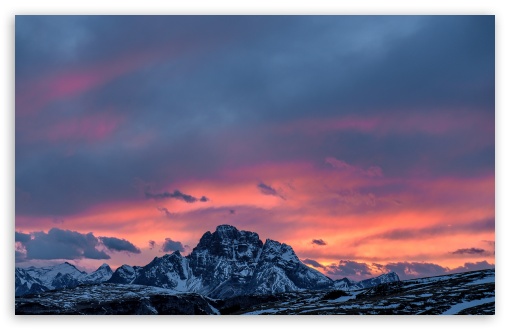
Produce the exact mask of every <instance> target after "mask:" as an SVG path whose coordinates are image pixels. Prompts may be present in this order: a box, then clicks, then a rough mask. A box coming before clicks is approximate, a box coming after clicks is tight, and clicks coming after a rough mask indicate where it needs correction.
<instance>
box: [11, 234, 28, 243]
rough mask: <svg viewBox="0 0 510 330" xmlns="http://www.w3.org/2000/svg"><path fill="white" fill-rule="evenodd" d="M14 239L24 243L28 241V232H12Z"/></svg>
mask: <svg viewBox="0 0 510 330" xmlns="http://www.w3.org/2000/svg"><path fill="white" fill-rule="evenodd" d="M14 241H15V242H21V243H26V242H28V241H30V234H24V233H18V232H15V233H14Z"/></svg>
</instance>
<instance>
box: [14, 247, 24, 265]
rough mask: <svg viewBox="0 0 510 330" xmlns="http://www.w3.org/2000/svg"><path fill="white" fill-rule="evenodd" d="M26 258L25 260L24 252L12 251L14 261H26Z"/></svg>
mask: <svg viewBox="0 0 510 330" xmlns="http://www.w3.org/2000/svg"><path fill="white" fill-rule="evenodd" d="M26 260H27V255H26V253H23V252H21V251H18V250H15V251H14V262H15V263H18V262H23V261H26Z"/></svg>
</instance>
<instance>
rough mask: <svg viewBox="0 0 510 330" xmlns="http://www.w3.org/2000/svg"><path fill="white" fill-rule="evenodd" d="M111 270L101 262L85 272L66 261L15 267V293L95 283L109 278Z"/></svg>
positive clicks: (38, 291) (24, 293) (23, 293)
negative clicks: (97, 266) (43, 265)
mask: <svg viewBox="0 0 510 330" xmlns="http://www.w3.org/2000/svg"><path fill="white" fill-rule="evenodd" d="M112 274H113V271H112V270H111V268H110V266H108V265H107V264H103V265H102V266H101V267H99V268H98V269H97V270H96V271H94V272H92V273H90V274H87V273H86V272H83V271H80V270H78V269H77V268H76V267H75V266H73V265H71V264H70V263H68V262H65V263H62V264H59V265H55V266H48V267H40V268H37V267H29V268H26V269H23V268H16V271H15V285H16V289H15V295H16V296H21V295H26V294H31V293H40V292H44V291H48V290H53V289H62V288H73V287H76V286H78V285H80V284H97V283H102V282H105V281H107V280H108V279H110V277H111V276H112Z"/></svg>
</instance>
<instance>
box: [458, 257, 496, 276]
mask: <svg viewBox="0 0 510 330" xmlns="http://www.w3.org/2000/svg"><path fill="white" fill-rule="evenodd" d="M494 267H496V265H494V264H491V263H488V262H487V261H486V260H483V261H478V262H466V263H465V264H464V266H460V267H457V268H454V269H452V270H451V271H450V273H462V272H471V271H475V270H482V269H490V268H494Z"/></svg>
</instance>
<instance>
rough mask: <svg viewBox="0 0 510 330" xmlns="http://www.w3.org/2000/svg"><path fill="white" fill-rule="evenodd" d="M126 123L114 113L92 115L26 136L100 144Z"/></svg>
mask: <svg viewBox="0 0 510 330" xmlns="http://www.w3.org/2000/svg"><path fill="white" fill-rule="evenodd" d="M123 121H124V117H123V116H119V115H114V114H112V113H108V112H107V113H99V114H92V115H87V116H82V117H77V118H74V117H73V118H68V119H62V120H61V121H59V122H56V123H54V124H52V125H50V126H47V127H46V126H45V127H42V128H38V129H35V130H33V131H30V132H27V133H26V134H25V136H26V137H27V138H28V139H30V140H32V141H34V140H45V141H49V142H57V141H64V140H65V141H79V142H88V143H93V142H98V141H103V140H105V139H106V138H109V137H110V136H111V135H112V134H113V133H114V132H115V131H116V130H117V129H118V128H119V126H120V125H121V124H122V122H123Z"/></svg>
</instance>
